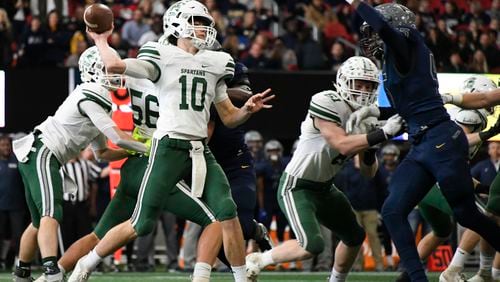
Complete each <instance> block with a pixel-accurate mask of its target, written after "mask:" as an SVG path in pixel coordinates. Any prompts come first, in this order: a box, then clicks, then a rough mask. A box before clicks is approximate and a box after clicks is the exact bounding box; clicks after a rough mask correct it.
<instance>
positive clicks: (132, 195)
mask: <svg viewBox="0 0 500 282" xmlns="http://www.w3.org/2000/svg"><path fill="white" fill-rule="evenodd" d="M126 87H127V88H128V91H129V93H130V95H131V102H132V110H133V112H134V113H133V120H134V126H135V128H136V129H137V130H138V132H139V134H140V136H141V138H143V139H150V138H152V137H153V133H154V131H155V130H156V122H157V119H158V116H159V109H158V99H157V94H158V90H157V89H156V88H155V85H154V84H153V83H152V82H151V81H149V80H147V79H134V78H131V77H127V79H126ZM147 165H148V157H146V156H143V155H135V156H131V157H129V158H128V159H127V161H125V163H124V164H123V166H122V167H121V169H120V175H121V180H120V184H119V185H118V187H117V191H116V193H115V196H114V197H113V199H111V202H110V203H109V205H108V207H107V208H106V211H105V212H104V214H103V216H102V217H101V219H100V220H99V223H98V224H97V226H96V228H95V229H94V233H95V234H96V235H97V237H98V238H100V239H101V238H102V237H104V235H105V234H106V233H107V232H108V231H109V230H110V229H111V228H113V227H114V226H116V225H118V224H120V223H122V222H124V221H125V220H127V219H129V218H130V217H131V216H132V213H133V211H134V207H135V204H136V201H137V195H138V194H139V188H140V187H141V181H142V178H143V176H144V172H145V171H146V168H147ZM164 206H165V209H166V210H168V211H170V212H172V213H174V214H175V215H177V216H179V217H181V218H185V219H189V220H190V221H193V222H196V223H197V224H199V225H201V226H206V225H208V224H210V223H212V222H213V221H215V216H214V215H213V213H212V212H211V211H210V208H208V207H207V205H206V204H205V203H203V202H202V201H201V200H200V199H197V198H195V197H193V196H191V193H190V188H189V186H187V184H186V183H185V182H184V181H181V182H179V183H178V184H177V189H176V190H175V191H174V192H173V193H172V194H171V195H170V197H167V199H166V200H165V202H164Z"/></svg>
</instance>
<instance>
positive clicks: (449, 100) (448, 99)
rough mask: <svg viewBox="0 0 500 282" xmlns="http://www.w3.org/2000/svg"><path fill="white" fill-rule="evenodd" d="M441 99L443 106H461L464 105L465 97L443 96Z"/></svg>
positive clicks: (458, 95)
mask: <svg viewBox="0 0 500 282" xmlns="http://www.w3.org/2000/svg"><path fill="white" fill-rule="evenodd" d="M441 99H443V104H453V105H456V106H460V105H461V104H462V100H463V96H462V94H450V93H444V94H441Z"/></svg>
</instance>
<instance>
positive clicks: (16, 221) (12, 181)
mask: <svg viewBox="0 0 500 282" xmlns="http://www.w3.org/2000/svg"><path fill="white" fill-rule="evenodd" d="M17 164H18V162H17V159H16V157H15V156H14V154H13V153H12V140H11V139H10V137H8V136H6V135H0V179H1V181H0V271H3V270H7V268H6V258H7V255H8V253H13V254H15V255H16V256H17V254H18V253H19V240H20V239H21V234H22V233H23V231H24V229H25V228H26V226H27V225H28V218H27V216H28V208H27V206H26V203H25V199H24V185H23V182H22V179H21V175H20V174H19V170H18V168H17ZM5 243H7V244H5Z"/></svg>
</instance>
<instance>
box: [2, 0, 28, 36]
mask: <svg viewBox="0 0 500 282" xmlns="http://www.w3.org/2000/svg"><path fill="white" fill-rule="evenodd" d="M8 3H11V4H13V6H11V8H12V9H10V10H9V9H8V8H6V9H7V13H8V14H9V17H10V18H11V19H12V28H13V32H14V35H15V36H16V37H19V36H20V35H21V34H22V33H23V32H24V30H25V28H26V23H27V19H28V17H29V16H31V9H30V1H29V0H17V1H15V4H14V1H7V3H6V6H7V7H8Z"/></svg>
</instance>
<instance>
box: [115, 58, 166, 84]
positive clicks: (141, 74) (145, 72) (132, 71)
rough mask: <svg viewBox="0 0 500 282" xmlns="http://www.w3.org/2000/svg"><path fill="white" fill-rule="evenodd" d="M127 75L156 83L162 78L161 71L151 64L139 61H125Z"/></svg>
mask: <svg viewBox="0 0 500 282" xmlns="http://www.w3.org/2000/svg"><path fill="white" fill-rule="evenodd" d="M123 61H124V62H125V65H126V66H127V68H126V69H125V73H124V74H126V75H129V76H131V77H135V78H146V79H149V80H151V81H156V80H158V78H159V77H160V70H159V69H158V68H157V67H156V66H155V65H154V64H153V63H151V62H149V61H144V60H139V59H124V60H123Z"/></svg>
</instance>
